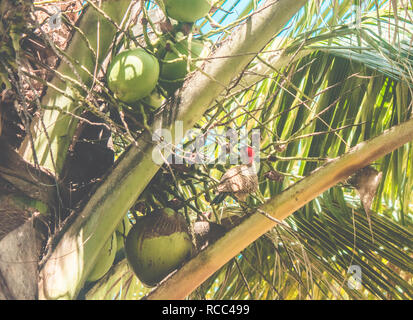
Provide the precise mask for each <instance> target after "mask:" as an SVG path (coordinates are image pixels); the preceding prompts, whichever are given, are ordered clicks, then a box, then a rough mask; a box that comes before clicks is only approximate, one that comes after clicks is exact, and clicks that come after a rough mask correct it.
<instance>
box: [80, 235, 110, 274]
mask: <svg viewBox="0 0 413 320" xmlns="http://www.w3.org/2000/svg"><path fill="white" fill-rule="evenodd" d="M116 245H117V243H116V235H115V233H114V234H113V235H112V236H111V237H110V239H109V240H108V241H106V243H105V245H104V246H103V248H102V250H101V251H100V253H99V255H98V257H97V260H96V264H95V266H94V267H93V269H92V271H91V272H90V274H89V276H88V278H87V281H90V282H93V281H97V280H99V279H100V278H102V277H103V276H104V275H105V274H106V272H108V271H109V269H110V267H111V266H112V264H113V261H114V260H115V255H116Z"/></svg>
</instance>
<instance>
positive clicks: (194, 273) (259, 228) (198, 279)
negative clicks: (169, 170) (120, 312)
mask: <svg viewBox="0 0 413 320" xmlns="http://www.w3.org/2000/svg"><path fill="white" fill-rule="evenodd" d="M412 140H413V119H411V120H409V121H406V122H404V123H402V124H400V125H398V126H395V127H393V128H391V129H389V130H386V131H385V132H383V133H382V134H381V135H379V136H377V137H375V138H373V139H370V140H368V141H365V142H362V143H360V144H358V145H357V146H355V147H353V148H352V149H350V150H349V151H348V152H347V153H345V154H344V155H342V156H340V157H339V158H337V159H334V160H332V161H329V162H327V163H326V164H325V165H323V166H322V167H320V168H318V169H316V170H314V171H313V172H312V173H311V174H310V175H309V176H307V177H305V178H304V179H302V180H301V181H299V182H297V183H295V184H294V185H292V186H291V187H289V188H288V189H286V190H285V191H283V192H282V193H280V194H278V195H277V196H275V197H273V198H272V199H270V200H269V201H267V202H266V203H265V204H264V205H262V206H261V207H260V208H259V209H258V211H257V212H256V213H254V214H252V215H251V216H249V217H248V218H247V219H245V220H244V221H243V222H242V223H241V224H240V225H238V226H237V227H235V228H233V229H232V230H230V231H229V232H227V233H226V234H225V236H223V237H222V238H220V239H219V240H218V241H217V242H215V243H214V244H212V245H211V246H210V247H208V248H207V249H206V250H204V251H201V252H200V253H199V254H198V255H197V256H196V257H195V258H193V259H192V260H191V261H189V262H187V263H186V264H185V265H184V266H183V267H182V268H181V269H179V270H178V271H177V272H176V273H175V274H173V275H172V276H171V277H170V278H168V279H167V280H166V281H165V282H163V283H162V284H161V285H159V286H158V287H157V288H156V289H154V290H153V291H152V292H151V293H150V294H149V295H148V296H147V297H146V298H147V299H151V300H162V299H170V300H174V299H184V298H185V297H186V296H188V295H189V294H190V293H191V292H193V291H194V290H195V289H196V288H197V287H199V286H200V285H201V284H202V283H203V282H204V281H205V280H207V279H208V277H210V276H211V275H212V274H213V273H214V272H216V271H217V270H218V269H219V268H221V267H222V266H223V265H224V264H225V263H227V262H228V261H229V260H230V259H232V258H233V257H235V256H236V255H238V254H239V253H240V252H241V251H242V250H243V249H245V248H246V247H247V246H248V245H249V244H251V243H252V242H254V241H255V240H257V239H258V238H259V237H261V236H262V235H263V234H264V233H266V232H268V231H269V230H271V228H273V227H274V226H275V225H276V224H277V222H276V221H282V220H284V219H285V218H287V217H288V216H290V215H291V214H293V213H294V212H295V211H297V210H298V209H300V208H301V207H303V206H304V205H305V204H306V203H308V202H310V201H311V200H313V199H314V198H316V197H317V196H319V195H320V194H322V193H323V192H324V191H326V190H328V189H329V188H331V187H333V186H334V185H336V184H337V183H339V182H341V181H343V180H345V179H346V178H347V177H349V176H350V175H351V174H353V173H354V172H356V171H357V170H359V169H361V168H363V167H365V166H367V165H368V164H370V163H371V162H373V161H375V160H377V159H380V158H381V157H383V156H385V155H386V154H388V153H390V152H392V151H394V150H396V149H397V148H400V147H401V146H403V145H404V144H405V143H408V142H410V141H412ZM262 213H264V214H262ZM265 214H268V215H270V216H271V217H272V218H273V219H275V220H272V219H270V218H268V217H266V216H265Z"/></svg>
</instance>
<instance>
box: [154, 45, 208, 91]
mask: <svg viewBox="0 0 413 320" xmlns="http://www.w3.org/2000/svg"><path fill="white" fill-rule="evenodd" d="M188 48H189V45H188V41H187V40H183V41H181V42H178V43H177V44H175V49H176V50H177V51H178V52H179V53H180V54H181V55H183V56H186V57H188V56H189V51H188ZM205 51H206V50H205V47H204V44H203V43H202V41H199V40H192V42H191V59H195V58H200V57H203V56H204V55H205ZM187 64H188V60H187V59H186V58H185V57H179V56H178V54H176V53H175V52H173V51H169V52H168V53H167V54H166V55H165V57H164V59H163V63H162V66H161V73H160V76H159V77H160V83H161V85H162V87H163V88H164V89H165V90H167V91H168V92H169V93H172V92H174V91H175V90H177V89H178V88H179V87H181V86H182V84H183V82H184V80H185V76H186V75H187V74H188V68H187ZM201 64H202V61H201V60H199V61H196V62H192V64H191V66H190V71H194V70H195V68H196V67H197V66H198V67H199V66H200V65H201Z"/></svg>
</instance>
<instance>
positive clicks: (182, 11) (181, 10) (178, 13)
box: [163, 0, 212, 22]
mask: <svg viewBox="0 0 413 320" xmlns="http://www.w3.org/2000/svg"><path fill="white" fill-rule="evenodd" d="M163 2H164V4H165V9H166V13H167V14H168V16H169V17H171V18H172V19H175V20H177V21H180V22H195V21H196V20H198V19H201V18H202V17H205V16H206V14H207V13H208V12H209V10H211V7H212V0H163Z"/></svg>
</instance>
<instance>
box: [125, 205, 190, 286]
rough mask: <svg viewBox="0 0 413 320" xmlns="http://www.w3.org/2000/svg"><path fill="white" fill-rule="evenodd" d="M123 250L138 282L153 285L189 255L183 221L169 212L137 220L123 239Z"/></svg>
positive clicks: (187, 236) (176, 214)
mask: <svg viewBox="0 0 413 320" xmlns="http://www.w3.org/2000/svg"><path fill="white" fill-rule="evenodd" d="M125 251H126V258H127V260H128V262H129V265H130V266H131V267H132V270H133V271H134V273H135V274H136V276H137V277H138V278H139V280H141V282H142V283H143V284H145V285H146V286H149V287H152V286H155V285H157V284H158V283H159V282H160V281H161V280H162V279H164V278H165V277H166V276H167V275H168V274H170V273H171V272H172V271H173V270H175V269H177V268H178V267H179V266H180V265H181V264H182V263H183V262H184V261H186V260H187V259H188V258H189V257H190V255H191V252H192V241H191V237H190V235H189V232H188V226H187V224H186V221H185V219H184V218H183V217H182V216H181V215H180V214H179V213H177V212H175V211H173V210H172V209H162V210H157V211H154V212H152V213H151V214H149V215H147V216H144V217H142V218H140V219H139V220H138V221H137V223H136V224H135V225H134V226H133V227H132V229H131V230H130V232H129V234H128V236H127V238H126V242H125Z"/></svg>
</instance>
